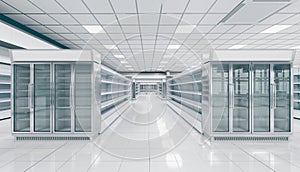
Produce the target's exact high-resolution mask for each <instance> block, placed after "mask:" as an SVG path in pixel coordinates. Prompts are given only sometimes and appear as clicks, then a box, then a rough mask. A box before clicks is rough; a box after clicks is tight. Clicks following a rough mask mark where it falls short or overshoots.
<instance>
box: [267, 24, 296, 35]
mask: <svg viewBox="0 0 300 172" xmlns="http://www.w3.org/2000/svg"><path fill="white" fill-rule="evenodd" d="M291 26H292V25H274V26H272V27H270V28H268V29H266V30H264V31H262V32H261V33H277V32H280V31H282V30H284V29H287V28H289V27H291Z"/></svg>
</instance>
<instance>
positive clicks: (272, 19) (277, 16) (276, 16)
mask: <svg viewBox="0 0 300 172" xmlns="http://www.w3.org/2000/svg"><path fill="white" fill-rule="evenodd" d="M292 15H293V14H273V15H271V16H270V17H268V18H266V19H265V20H263V21H261V22H260V24H277V23H279V22H281V21H283V20H285V19H287V18H289V17H291V16H292Z"/></svg>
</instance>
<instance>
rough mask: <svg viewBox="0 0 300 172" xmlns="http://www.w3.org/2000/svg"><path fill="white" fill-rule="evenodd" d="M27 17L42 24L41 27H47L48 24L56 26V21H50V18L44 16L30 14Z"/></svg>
mask: <svg viewBox="0 0 300 172" xmlns="http://www.w3.org/2000/svg"><path fill="white" fill-rule="evenodd" d="M28 17H31V18H32V19H34V20H35V21H37V22H39V23H41V24H43V25H48V24H53V25H55V24H56V25H57V24H58V23H57V21H55V20H54V19H52V18H51V17H49V16H48V15H46V14H31V15H28Z"/></svg>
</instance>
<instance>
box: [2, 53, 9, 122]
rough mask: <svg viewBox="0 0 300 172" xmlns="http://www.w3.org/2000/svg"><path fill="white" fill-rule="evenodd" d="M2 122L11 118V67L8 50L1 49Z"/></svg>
mask: <svg viewBox="0 0 300 172" xmlns="http://www.w3.org/2000/svg"><path fill="white" fill-rule="evenodd" d="M0 61H1V62H0V120H1V119H7V118H10V117H11V113H10V103H11V91H10V88H11V67H10V58H9V54H8V50H6V49H2V48H0Z"/></svg>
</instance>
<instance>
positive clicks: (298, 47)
mask: <svg viewBox="0 0 300 172" xmlns="http://www.w3.org/2000/svg"><path fill="white" fill-rule="evenodd" d="M290 49H300V45H299V46H296V47H292V48H290Z"/></svg>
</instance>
